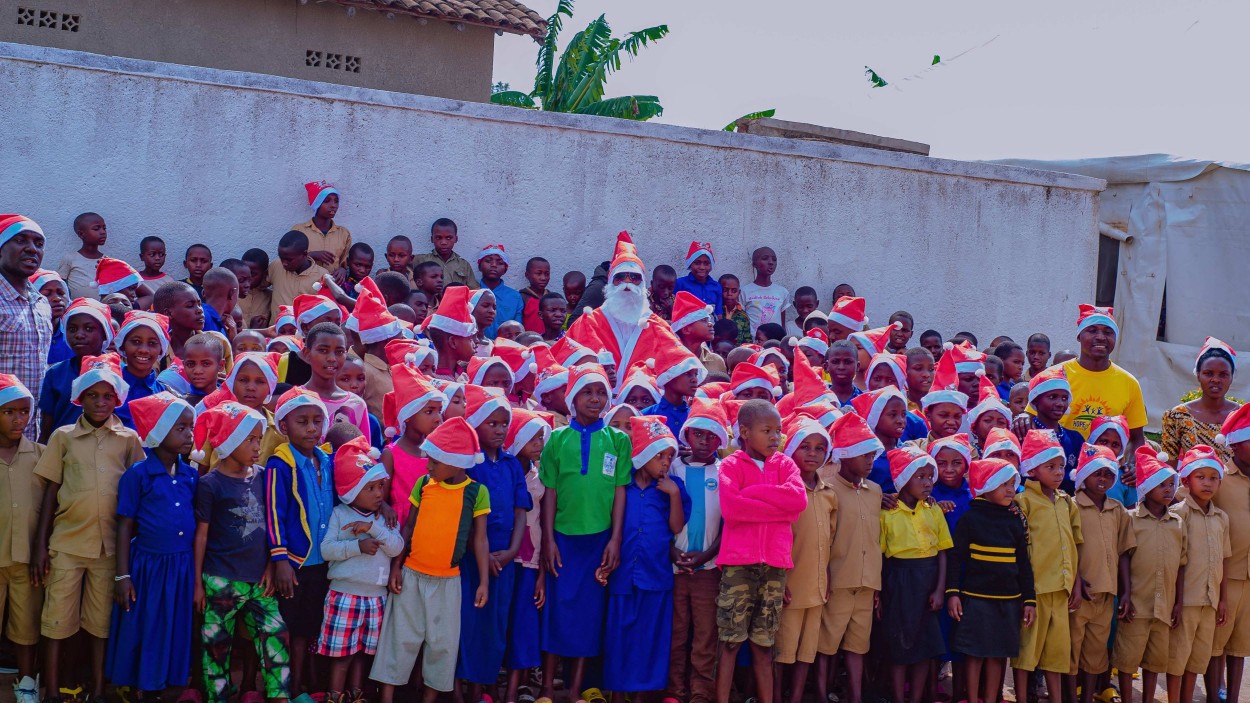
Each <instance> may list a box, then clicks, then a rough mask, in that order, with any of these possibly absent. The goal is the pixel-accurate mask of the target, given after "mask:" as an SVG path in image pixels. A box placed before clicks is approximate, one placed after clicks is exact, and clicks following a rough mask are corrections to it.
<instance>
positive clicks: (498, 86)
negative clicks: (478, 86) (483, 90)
mask: <svg viewBox="0 0 1250 703" xmlns="http://www.w3.org/2000/svg"><path fill="white" fill-rule="evenodd" d="M509 90H512V86H511V85H509V84H507V83H504V82H503V81H495V83H494V84H493V85H492V86H491V87H490V94H491V95H494V94H495V93H506V92H508V91H509Z"/></svg>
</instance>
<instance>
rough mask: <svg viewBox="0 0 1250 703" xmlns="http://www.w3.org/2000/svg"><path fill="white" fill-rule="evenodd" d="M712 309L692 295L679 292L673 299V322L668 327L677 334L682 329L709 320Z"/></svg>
mask: <svg viewBox="0 0 1250 703" xmlns="http://www.w3.org/2000/svg"><path fill="white" fill-rule="evenodd" d="M714 309H715V308H713V307H712V306H711V305H708V304H706V303H704V302H703V301H702V300H699V299H698V298H696V297H694V295H693V294H692V293H688V292H686V291H684V290H679V291H677V295H676V296H675V297H674V298H673V321H672V322H671V323H669V326H670V327H672V328H673V334H677V332H678V331H679V330H681V329H682V328H684V327H689V326H690V325H693V324H694V323H696V322H698V321H700V320H709V319H711V317H712V310H714Z"/></svg>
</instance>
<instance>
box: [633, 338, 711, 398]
mask: <svg viewBox="0 0 1250 703" xmlns="http://www.w3.org/2000/svg"><path fill="white" fill-rule="evenodd" d="M651 351H652V354H653V356H652V357H651V358H649V359H647V368H649V369H651V370H652V371H654V372H655V384H656V386H658V387H660V388H663V387H664V386H666V385H668V382H669V381H671V380H673V379H674V378H677V377H678V376H680V375H682V374H684V373H687V372H690V371H696V372H697V374H696V375H697V376H698V378H697V380H696V381H695V382H696V383H702V382H703V379H705V378H707V369H706V368H704V366H703V362H701V361H699V357H697V356H695V355H694V354H691V353H690V350H689V349H687V348H685V347H683V346H681V345H680V344H663V343H661V346H660V347H659V348H658V349H653V350H651Z"/></svg>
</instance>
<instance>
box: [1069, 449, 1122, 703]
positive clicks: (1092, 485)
mask: <svg viewBox="0 0 1250 703" xmlns="http://www.w3.org/2000/svg"><path fill="white" fill-rule="evenodd" d="M1119 470H1120V465H1119V459H1118V458H1117V457H1116V455H1115V453H1114V452H1112V451H1111V450H1110V449H1108V448H1106V447H1101V446H1094V445H1090V444H1086V445H1085V446H1083V447H1082V448H1081V454H1080V457H1078V459H1077V467H1076V474H1075V475H1074V476H1073V478H1072V480H1073V482H1074V483H1075V484H1076V491H1077V493H1076V507H1077V514H1078V515H1079V516H1080V520H1081V537H1082V538H1083V541H1082V542H1081V545H1080V546H1079V547H1078V548H1077V557H1078V558H1077V564H1078V569H1077V571H1078V573H1079V574H1080V578H1079V579H1077V582H1076V588H1077V590H1078V593H1080V594H1081V599H1080V605H1078V606H1077V608H1076V610H1075V611H1072V613H1071V614H1070V615H1069V616H1068V623H1069V627H1070V629H1071V631H1072V667H1071V669H1070V671H1069V672H1068V673H1069V674H1070V675H1071V676H1070V677H1069V678H1068V695H1069V696H1070V697H1071V699H1072V700H1076V676H1077V674H1078V673H1082V674H1083V678H1082V681H1081V701H1082V703H1089V701H1090V700H1091V699H1092V698H1093V695H1094V686H1095V685H1097V679H1098V675H1099V674H1102V673H1103V672H1105V671H1107V669H1108V668H1109V667H1110V666H1111V664H1110V660H1109V658H1108V653H1107V643H1108V642H1109V641H1110V640H1111V621H1112V619H1113V618H1114V617H1115V612H1114V611H1115V603H1116V595H1117V590H1118V585H1117V584H1118V583H1119V582H1123V583H1124V584H1125V592H1124V593H1123V594H1119V595H1120V614H1121V615H1123V614H1124V613H1126V612H1127V610H1128V604H1129V602H1130V601H1129V591H1128V588H1129V584H1130V583H1131V581H1130V577H1129V555H1128V552H1129V551H1130V550H1132V549H1133V548H1134V547H1136V546H1137V540H1136V537H1135V535H1134V534H1133V523H1132V520H1131V519H1130V518H1129V514H1128V511H1127V510H1125V509H1124V505H1122V504H1121V503H1120V502H1119V501H1117V500H1115V499H1113V498H1109V497H1108V496H1107V491H1108V490H1110V489H1111V487H1112V486H1113V485H1115V478H1116V475H1117V474H1118V472H1119Z"/></svg>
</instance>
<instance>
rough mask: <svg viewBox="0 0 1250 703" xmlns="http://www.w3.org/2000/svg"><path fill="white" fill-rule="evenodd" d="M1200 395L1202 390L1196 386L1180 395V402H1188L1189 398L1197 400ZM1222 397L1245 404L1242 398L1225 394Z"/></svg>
mask: <svg viewBox="0 0 1250 703" xmlns="http://www.w3.org/2000/svg"><path fill="white" fill-rule="evenodd" d="M1201 397H1202V390H1201V389H1198V388H1195V389H1193V390H1192V391H1190V392H1188V393H1186V394H1185V395H1183V396H1181V402H1182V403H1188V402H1189V401H1191V400H1197V399H1199V398H1201ZM1224 399H1225V400H1231V401H1233V402H1234V403H1236V404H1238V405H1245V404H1246V401H1244V400H1242V399H1241V398H1238V397H1236V396H1231V395H1225V396H1224Z"/></svg>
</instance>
